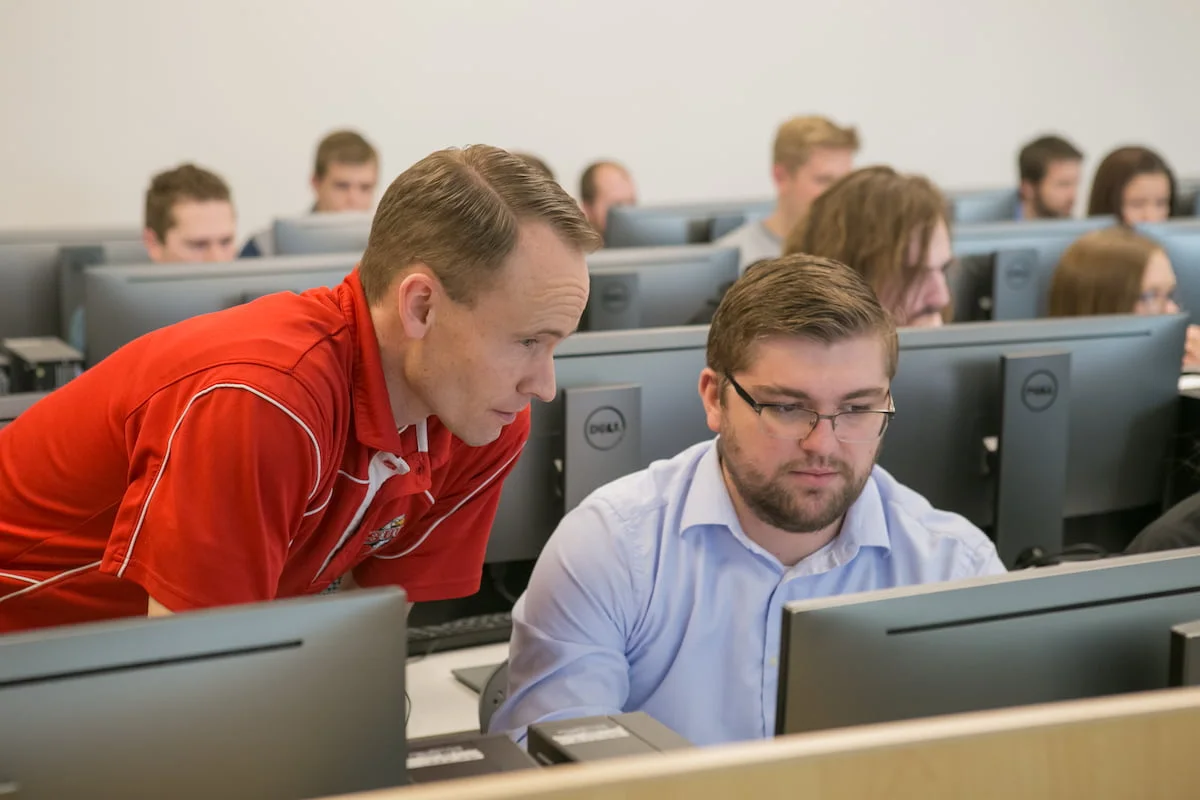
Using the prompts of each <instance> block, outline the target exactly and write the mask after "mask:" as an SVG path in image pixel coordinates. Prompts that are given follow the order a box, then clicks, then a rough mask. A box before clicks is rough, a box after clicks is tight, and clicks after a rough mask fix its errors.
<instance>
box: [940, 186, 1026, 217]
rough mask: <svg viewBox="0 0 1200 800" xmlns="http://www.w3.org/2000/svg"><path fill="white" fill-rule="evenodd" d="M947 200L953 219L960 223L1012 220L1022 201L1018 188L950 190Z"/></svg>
mask: <svg viewBox="0 0 1200 800" xmlns="http://www.w3.org/2000/svg"><path fill="white" fill-rule="evenodd" d="M946 200H947V202H948V203H949V204H950V209H951V215H952V217H953V221H954V222H956V223H959V224H976V223H981V222H1009V221H1012V220H1014V219H1016V218H1017V206H1018V204H1019V202H1020V198H1019V197H1018V195H1017V190H1016V189H983V190H978V191H961V192H948V193H947V197H946Z"/></svg>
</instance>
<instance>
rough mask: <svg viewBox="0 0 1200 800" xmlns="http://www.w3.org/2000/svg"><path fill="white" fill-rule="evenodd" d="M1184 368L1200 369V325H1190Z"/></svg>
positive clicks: (1185, 344) (1185, 347) (1184, 350)
mask: <svg viewBox="0 0 1200 800" xmlns="http://www.w3.org/2000/svg"><path fill="white" fill-rule="evenodd" d="M1183 366H1184V367H1200V325H1188V328H1187V339H1185V340H1184V348H1183Z"/></svg>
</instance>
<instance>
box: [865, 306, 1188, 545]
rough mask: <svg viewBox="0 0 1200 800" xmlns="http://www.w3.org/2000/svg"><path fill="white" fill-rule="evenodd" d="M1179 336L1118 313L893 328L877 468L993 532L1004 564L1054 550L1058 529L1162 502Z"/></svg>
mask: <svg viewBox="0 0 1200 800" xmlns="http://www.w3.org/2000/svg"><path fill="white" fill-rule="evenodd" d="M1186 326H1187V318H1186V316H1184V315H1182V314H1175V315H1165V316H1139V315H1134V314H1124V315H1119V316H1108V317H1071V318H1064V319H1048V320H1026V321H1019V322H991V323H964V324H962V325H950V326H947V327H944V328H935V329H920V328H904V329H901V331H900V361H899V367H898V369H897V373H896V377H895V379H894V380H893V382H892V397H893V399H894V402H895V404H896V412H897V413H896V416H895V418H894V419H893V420H892V423H891V425H890V426H889V427H888V431H887V434H886V437H885V439H884V442H883V446H882V450H881V453H880V456H879V463H880V465H881V466H883V467H884V468H885V469H887V470H888V471H889V472H891V473H892V475H894V476H895V477H896V479H897V480H899V481H900V482H901V483H903V484H905V485H906V486H908V487H910V488H912V489H914V490H915V491H917V492H920V493H921V494H922V495H924V496H925V497H926V498H927V499H928V500H929V502H930V503H932V504H933V506H934V507H935V508H940V509H945V510H947V511H954V512H957V513H959V514H962V515H963V516H965V517H966V518H967V519H969V520H970V521H971V522H973V523H975V524H976V525H978V526H980V527H982V528H990V529H992V532H993V534H994V536H995V539H996V543H997V547H998V548H999V550H1000V555H1001V558H1002V559H1003V560H1004V562H1005V563H1006V564H1008V565H1009V566H1012V565H1013V564H1014V563H1015V560H1016V558H1017V556H1018V555H1020V554H1021V553H1023V552H1024V551H1025V550H1027V549H1028V548H1029V547H1034V546H1037V547H1041V548H1042V549H1043V550H1045V551H1046V552H1051V553H1052V552H1058V551H1059V550H1061V549H1062V521H1063V519H1064V517H1082V516H1086V515H1093V514H1101V513H1106V512H1113V511H1120V510H1125V509H1135V508H1142V507H1146V506H1151V505H1157V504H1161V502H1162V499H1163V496H1164V492H1165V485H1166V478H1167V473H1168V469H1169V466H1170V463H1171V454H1172V447H1173V440H1174V437H1175V435H1176V433H1175V429H1176V419H1177V414H1178V405H1179V397H1178V382H1179V369H1180V363H1181V361H1182V358H1183V341H1184V334H1185V329H1186ZM993 450H995V451H997V452H996V453H995V454H993V452H992V451H993ZM1131 533H1133V532H1131Z"/></svg>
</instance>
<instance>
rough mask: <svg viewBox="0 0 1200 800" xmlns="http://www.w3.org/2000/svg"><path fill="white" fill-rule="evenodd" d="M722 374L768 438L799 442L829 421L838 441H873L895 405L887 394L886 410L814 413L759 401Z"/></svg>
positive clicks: (800, 408) (893, 411)
mask: <svg viewBox="0 0 1200 800" xmlns="http://www.w3.org/2000/svg"><path fill="white" fill-rule="evenodd" d="M725 377H726V378H727V379H728V380H729V383H730V384H731V385H732V386H733V390H734V391H735V392H737V395H738V397H740V398H742V399H743V400H745V401H746V404H747V405H748V406H750V408H752V409H754V413H755V414H757V415H758V420H759V426H760V427H761V428H762V431H763V433H765V434H766V435H767V436H770V437H771V438H772V439H790V440H793V441H803V440H804V439H807V438H808V436H809V435H810V434H811V433H812V432H813V431H814V430H816V428H817V425H819V424H820V423H821V420H823V419H827V420H829V424H830V425H831V426H833V435H834V436H835V437H837V440H838V441H839V442H845V443H846V444H857V443H862V442H873V441H875V440H876V439H878V438H879V437H880V436H883V432H884V431H886V430H887V426H888V423H889V422H891V420H892V417H893V416H895V415H896V407H895V405H893V403H892V396H891V393H889V394H888V406H889V408H888V409H887V410H882V409H863V410H861V411H839V412H837V413H836V414H818V413H817V412H815V411H812V410H810V409H807V408H804V407H803V406H799V405H796V404H795V403H760V402H758V401H757V400H755V399H754V398H753V397H751V396H750V394H749V392H747V391H746V390H745V389H743V388H742V387H741V386H740V385H739V384H738V382H737V381H735V380H734V379H733V376H732V375H730V374H728V373H726V375H725Z"/></svg>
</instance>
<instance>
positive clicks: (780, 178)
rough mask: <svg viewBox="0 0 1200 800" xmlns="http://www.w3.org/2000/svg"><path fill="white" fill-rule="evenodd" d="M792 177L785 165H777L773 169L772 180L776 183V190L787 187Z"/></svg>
mask: <svg viewBox="0 0 1200 800" xmlns="http://www.w3.org/2000/svg"><path fill="white" fill-rule="evenodd" d="M791 177H792V172H791V170H789V169H788V168H787V166H786V165H784V164H776V165H775V166H773V167H771V180H773V181H775V188H777V189H778V188H781V187H783V186H785V185H786V184H787V182H788V180H789V179H790V178H791Z"/></svg>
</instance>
